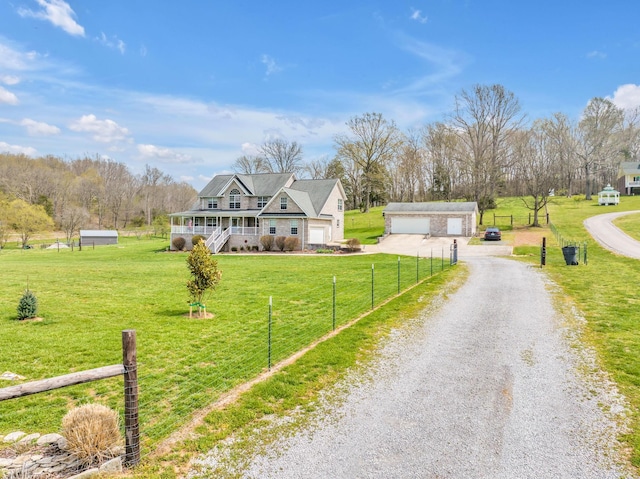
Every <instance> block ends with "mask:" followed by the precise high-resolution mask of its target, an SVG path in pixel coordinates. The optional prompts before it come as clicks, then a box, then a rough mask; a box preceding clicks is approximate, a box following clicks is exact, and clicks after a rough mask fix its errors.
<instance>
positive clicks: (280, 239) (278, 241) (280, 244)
mask: <svg viewBox="0 0 640 479" xmlns="http://www.w3.org/2000/svg"><path fill="white" fill-rule="evenodd" d="M285 241H287V238H286V236H276V248H278V249H279V250H280V251H284V243H285Z"/></svg>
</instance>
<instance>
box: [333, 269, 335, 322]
mask: <svg viewBox="0 0 640 479" xmlns="http://www.w3.org/2000/svg"><path fill="white" fill-rule="evenodd" d="M333 330H334V331H335V330H336V277H335V276H334V277H333Z"/></svg>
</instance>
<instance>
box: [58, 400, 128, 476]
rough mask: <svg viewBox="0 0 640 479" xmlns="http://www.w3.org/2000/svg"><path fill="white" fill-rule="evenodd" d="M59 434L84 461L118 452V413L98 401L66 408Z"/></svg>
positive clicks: (99, 458) (91, 460)
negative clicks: (67, 410) (97, 402)
mask: <svg viewBox="0 0 640 479" xmlns="http://www.w3.org/2000/svg"><path fill="white" fill-rule="evenodd" d="M62 435H63V436H64V437H65V438H66V440H67V450H68V451H69V452H71V453H73V454H75V455H76V456H78V458H79V459H80V460H81V461H82V462H84V463H85V464H87V465H90V464H99V463H101V462H102V461H103V460H105V459H110V458H112V457H114V456H117V455H118V452H117V451H120V450H121V448H122V442H123V441H122V436H121V435H120V420H119V417H118V413H117V412H115V411H114V410H113V409H109V408H108V407H106V406H102V405H100V404H85V405H84V406H80V407H77V408H75V409H72V410H71V411H69V412H68V413H67V414H66V415H65V416H64V417H63V418H62Z"/></svg>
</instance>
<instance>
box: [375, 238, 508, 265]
mask: <svg viewBox="0 0 640 479" xmlns="http://www.w3.org/2000/svg"><path fill="white" fill-rule="evenodd" d="M454 239H455V240H456V241H457V243H458V259H459V260H464V259H465V257H478V256H510V255H511V254H512V252H513V248H512V247H511V246H509V245H505V244H504V243H503V242H502V241H495V242H489V241H487V242H483V244H481V245H473V246H470V245H469V244H468V243H469V240H470V239H471V238H466V237H451V236H449V237H433V236H432V237H430V238H426V237H425V236H424V235H409V234H394V235H389V236H387V237H386V238H384V239H383V240H382V241H381V242H380V243H378V244H377V245H365V248H364V251H365V252H367V253H387V254H398V255H407V256H415V255H416V254H418V255H420V257H430V256H431V254H432V252H433V256H434V257H437V258H439V257H441V256H442V254H443V252H444V256H445V258H448V257H449V248H450V247H451V245H452V244H453V240H454Z"/></svg>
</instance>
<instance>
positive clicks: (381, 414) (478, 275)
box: [193, 257, 632, 479]
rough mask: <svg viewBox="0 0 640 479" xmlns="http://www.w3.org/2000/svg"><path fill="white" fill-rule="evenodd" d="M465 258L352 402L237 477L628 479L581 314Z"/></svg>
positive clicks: (513, 272)
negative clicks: (455, 285) (440, 298)
mask: <svg viewBox="0 0 640 479" xmlns="http://www.w3.org/2000/svg"><path fill="white" fill-rule="evenodd" d="M468 264H469V266H470V271H471V274H470V277H469V278H468V281H467V282H466V283H465V284H464V285H463V286H462V287H461V288H460V289H459V290H458V291H457V292H455V293H454V294H452V295H450V296H449V297H448V298H447V301H446V302H444V303H443V305H442V306H441V307H440V308H439V309H435V310H434V311H430V310H428V309H427V310H425V311H424V313H423V316H422V317H421V318H417V320H416V321H414V322H413V323H410V324H409V325H407V326H406V327H405V328H403V329H402V330H398V331H396V332H395V333H394V334H393V335H392V337H391V338H390V340H389V341H388V342H387V343H386V345H385V346H384V347H383V348H382V350H381V352H380V355H379V358H378V359H376V361H375V362H374V365H373V366H372V367H371V369H370V370H369V371H368V374H367V375H366V377H365V378H363V377H362V376H361V375H359V374H355V373H354V376H352V377H348V378H347V380H346V381H345V384H347V386H346V387H347V391H348V393H347V395H346V397H345V398H344V402H341V403H340V405H337V406H335V408H334V409H331V411H332V412H331V413H329V414H324V415H318V416H317V417H316V418H315V419H314V420H313V421H312V425H311V426H309V427H308V429H305V430H303V431H299V432H298V433H297V434H296V435H294V436H292V437H289V438H281V439H279V440H277V441H276V443H275V444H273V445H271V446H269V447H270V450H271V453H270V454H266V455H263V456H258V457H255V458H253V460H252V462H251V464H250V466H249V467H248V469H245V470H244V471H243V472H242V473H241V474H240V476H242V477H247V478H297V479H300V478H504V479H507V478H509V479H512V478H536V479H541V478H554V479H558V478H584V479H589V478H594V479H596V478H597V479H604V478H612V479H613V478H616V479H617V478H620V477H632V476H627V475H625V473H624V471H623V470H622V469H621V468H619V466H618V465H617V464H616V462H615V460H614V458H615V457H616V452H615V446H616V442H615V437H616V435H617V434H618V432H619V430H618V429H617V428H616V422H615V420H616V419H618V420H619V419H620V418H621V417H622V416H623V414H624V407H623V404H624V401H623V400H622V399H621V398H620V397H619V395H617V393H616V392H615V388H614V387H613V386H611V385H610V383H608V381H607V380H606V376H604V375H603V374H602V373H599V372H598V371H596V370H594V368H593V367H592V366H591V364H593V363H592V360H591V359H590V358H591V356H590V354H589V351H588V350H586V349H584V348H581V347H575V346H576V344H575V340H574V339H571V337H572V331H573V330H574V328H575V327H577V326H576V324H578V325H579V324H580V319H579V318H569V319H567V318H564V317H561V316H560V315H559V313H557V312H556V311H555V310H554V308H553V306H552V304H551V300H550V294H549V292H548V288H549V287H552V285H549V284H548V283H546V280H545V277H544V276H543V275H542V274H541V273H540V272H539V271H538V270H536V269H535V268H533V267H531V266H528V265H525V264H522V263H518V262H516V261H512V260H508V259H502V258H491V257H486V258H471V259H470V260H469V261H468ZM569 324H571V325H572V326H568V325H569ZM573 337H575V335H573ZM572 346H573V347H572ZM578 370H580V371H583V372H582V373H578V372H577V371H578ZM584 371H589V372H584ZM360 374H362V373H360ZM367 377H368V378H369V379H367ZM329 396H331V395H329ZM599 403H600V404H601V406H598V404H599ZM603 409H604V410H607V411H610V412H608V413H607V414H605V413H603ZM616 414H617V415H616ZM216 454H220V451H217V453H215V454H214V453H212V455H210V456H209V457H206V458H203V459H202V461H201V464H202V465H203V466H204V467H205V471H206V465H207V464H208V463H216V462H217V459H216V457H215V456H216ZM193 477H196V476H193ZM234 477H235V476H234Z"/></svg>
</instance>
